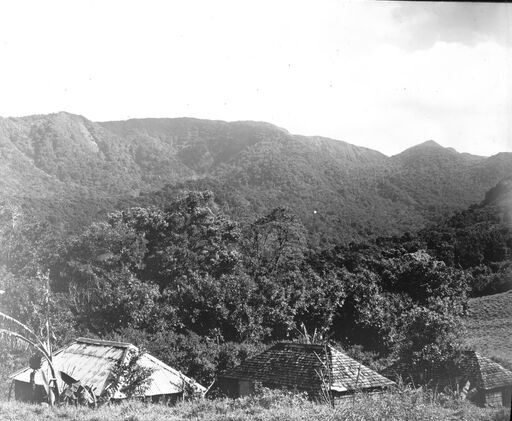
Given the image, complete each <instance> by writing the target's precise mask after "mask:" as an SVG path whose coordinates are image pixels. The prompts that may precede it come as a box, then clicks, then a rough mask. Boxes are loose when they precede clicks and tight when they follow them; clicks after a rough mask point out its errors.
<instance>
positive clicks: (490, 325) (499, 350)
mask: <svg viewBox="0 0 512 421" xmlns="http://www.w3.org/2000/svg"><path fill="white" fill-rule="evenodd" d="M465 325H466V328H467V330H468V337H467V341H466V343H467V345H469V346H471V347H473V348H474V349H475V350H477V351H479V352H480V353H482V354H483V355H486V356H489V357H496V358H499V359H500V360H501V362H502V363H503V365H507V366H508V368H509V369H510V368H512V291H507V292H503V293H501V294H495V295H488V296H486V297H480V298H472V299H471V300H470V301H469V314H468V316H467V318H466V322H465Z"/></svg>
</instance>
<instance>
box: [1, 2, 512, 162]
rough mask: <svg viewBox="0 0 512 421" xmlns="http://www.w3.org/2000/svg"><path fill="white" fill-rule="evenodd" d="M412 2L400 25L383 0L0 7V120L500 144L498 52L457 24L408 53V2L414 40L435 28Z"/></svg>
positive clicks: (505, 133)
mask: <svg viewBox="0 0 512 421" xmlns="http://www.w3.org/2000/svg"><path fill="white" fill-rule="evenodd" d="M415 7H416V6H414V5H413V4H411V5H409V6H408V8H407V13H405V14H404V12H403V10H402V12H401V13H402V18H403V19H402V22H400V21H398V20H397V17H396V16H397V10H398V11H400V8H401V6H400V5H399V4H397V3H395V2H390V3H386V2H368V3H366V2H348V1H344V2H340V1H325V2H322V3H321V4H318V3H317V2H313V1H279V2H270V1H258V2H256V1H254V2H240V1H235V0H231V1H215V2H211V1H199V0H196V1H189V2H172V1H144V2H142V1H109V2H100V1H92V0H90V1H82V2H79V1H76V2H69V1H46V2H38V1H20V2H9V3H7V2H4V3H2V4H1V5H0V56H1V57H2V66H1V67H0V95H1V98H2V101H1V102H0V115H3V116H7V115H26V114H32V113H49V112H55V111H59V110H67V111H70V112H75V113H78V114H82V115H84V116H86V117H88V118H90V119H93V120H111V119H124V118H130V117H146V116H154V117H157V116H163V117H178V116H192V117H199V118H213V119H225V120H238V119H243V120H247V119H253V120H264V121H269V122H272V123H275V124H278V125H279V126H282V127H285V128H288V129H289V130H290V131H292V132H295V133H301V134H319V135H325V136H330V137H334V138H339V139H343V140H346V141H348V142H352V143H355V144H361V145H365V146H368V147H372V148H375V149H378V150H381V151H383V152H385V153H388V154H393V153H396V152H399V151H400V150H402V149H404V148H405V147H407V146H410V145H412V144H415V143H418V142H421V141H424V140H426V139H430V138H433V139H434V140H436V141H438V142H439V143H441V144H443V145H445V146H453V147H455V148H456V149H458V150H461V151H469V152H473V153H478V154H486V155H488V154H492V153H496V152H498V151H500V150H512V145H511V141H512V132H511V126H510V122H509V120H510V119H509V118H508V116H510V115H511V113H512V105H511V98H512V95H511V94H512V92H511V88H512V87H511V82H510V81H511V80H512V70H511V69H512V65H511V61H510V60H511V57H512V54H511V50H510V46H508V47H507V46H506V45H503V44H499V43H498V41H499V39H502V38H499V37H479V38H478V39H476V38H474V37H473V35H472V38H471V42H467V43H463V42H459V41H460V39H464V37H466V36H467V37H469V35H464V34H468V33H470V32H468V31H467V26H466V27H465V29H463V30H462V29H461V32H460V34H458V36H457V37H455V38H454V36H453V33H452V34H451V35H450V37H451V38H450V40H452V41H453V40H454V39H458V40H459V41H457V42H446V40H442V39H441V40H440V41H438V42H433V43H431V45H430V46H429V47H428V46H427V47H425V46H423V47H422V49H415V48H410V47H411V37H413V38H414V25H411V24H410V22H411V21H414V19H412V18H413V17H414V16H413V14H414V11H415V10H417V11H418V16H420V17H421V16H423V17H422V18H421V19H420V20H422V21H424V22H425V21H428V22H429V24H428V25H426V24H425V25H423V26H422V31H423V33H424V34H425V33H428V31H429V30H433V29H436V28H437V29H438V28H439V25H437V26H436V18H435V16H436V14H435V13H434V14H429V15H428V19H426V18H425V10H426V9H425V7H426V6H425V5H421V6H418V8H417V9H415ZM507 10H510V8H508V9H507ZM452 15H453V14H452ZM411 19H412V20H411ZM485 22H486V21H485ZM485 22H484V21H482V20H480V21H479V23H478V30H479V33H480V34H481V33H483V32H485V30H486V23H485ZM429 28H430V29H429ZM488 30H489V31H490V33H492V31H495V30H497V29H496V28H489V29H488ZM498 30H499V28H498ZM404 40H406V41H407V42H406V43H404V42H403V41H404Z"/></svg>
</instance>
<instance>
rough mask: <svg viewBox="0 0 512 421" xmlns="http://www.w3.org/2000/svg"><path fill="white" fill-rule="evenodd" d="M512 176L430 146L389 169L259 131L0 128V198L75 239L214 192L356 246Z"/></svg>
mask: <svg viewBox="0 0 512 421" xmlns="http://www.w3.org/2000/svg"><path fill="white" fill-rule="evenodd" d="M510 174H512V154H511V153H502V154H498V155H496V156H493V157H490V158H485V157H478V156H472V155H469V154H464V153H458V152H456V151H454V150H453V149H449V148H443V147H441V146H439V145H437V144H436V143H435V142H432V141H429V142H426V143H424V144H421V145H418V146H416V147H413V148H410V149H408V150H406V151H404V152H403V153H401V154H399V155H396V156H393V157H391V158H389V157H387V156H385V155H383V154H381V153H379V152H376V151H373V150H371V149H367V148H362V147H358V146H354V145H351V144H349V143H346V142H342V141H338V140H333V139H327V138H322V137H305V136H297V135H292V134H290V133H289V132H287V131H286V130H284V129H281V128H279V127H276V126H273V125H271V124H268V123H259V122H233V123H227V122H223V121H211V120H198V119H192V118H177V119H134V120H128V121H118V122H103V123H94V122H91V121H89V120H87V119H86V118H84V117H81V116H77V115H73V114H69V113H63V112H61V113H57V114H50V115H42V116H29V117H21V118H0V175H1V176H2V177H1V179H0V192H1V195H2V197H1V198H2V199H3V200H9V201H11V202H15V203H20V204H22V205H23V206H25V208H26V209H27V211H28V212H30V213H34V214H37V215H39V216H41V217H47V218H48V217H50V220H52V221H54V222H59V223H61V224H62V225H63V226H64V227H65V228H67V229H69V228H70V227H76V226H79V225H81V224H83V223H86V222H89V221H90V220H92V219H95V218H97V217H98V214H104V213H105V211H107V210H111V209H113V208H114V207H125V206H127V205H135V204H143V205H147V204H165V203H167V202H169V201H170V200H172V199H173V198H175V197H176V195H177V194H179V193H180V192H181V191H182V190H185V189H198V188H199V189H205V188H208V189H211V190H213V191H214V193H215V197H216V199H217V200H218V201H219V203H220V204H221V205H222V206H223V208H224V210H225V211H226V212H227V213H229V214H231V215H232V216H235V217H238V218H244V217H253V216H255V215H256V214H259V215H261V214H263V213H265V212H267V211H269V210H270V209H272V208H274V207H276V206H289V207H291V208H292V209H293V210H294V211H295V212H296V213H297V215H298V216H299V217H300V218H301V219H302V221H303V222H304V223H305V224H306V226H307V228H308V229H309V230H310V232H311V233H312V236H313V237H314V238H315V237H316V238H319V237H326V236H327V237H336V238H341V239H342V240H345V241H349V240H352V239H361V238H366V237H371V236H377V235H386V234H393V233H400V232H404V231H407V230H416V229H417V228H419V227H421V226H423V225H424V224H425V222H427V221H429V220H435V219H436V218H438V217H440V216H442V215H444V214H446V213H447V212H451V211H453V210H456V209H462V208H465V207H467V206H468V205H469V204H471V203H473V202H476V201H479V200H480V198H481V197H482V196H483V194H484V193H485V192H486V191H487V190H488V189H489V188H491V187H492V186H494V185H496V183H497V182H498V181H500V180H501V179H503V178H504V177H506V176H508V175H510Z"/></svg>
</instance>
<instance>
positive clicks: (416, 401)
mask: <svg viewBox="0 0 512 421" xmlns="http://www.w3.org/2000/svg"><path fill="white" fill-rule="evenodd" d="M509 417H510V410H509V409H504V408H501V409H490V408H485V409H484V408H478V407H476V406H474V405H472V404H470V403H468V402H459V401H456V400H454V399H453V398H450V397H448V396H443V395H439V396H435V397H434V396H433V395H432V394H430V393H428V392H426V391H424V390H422V389H418V390H413V389H404V390H401V391H395V392H387V393H383V394H380V395H364V394H360V395H356V396H354V397H350V398H347V399H345V400H344V401H341V402H340V403H338V404H337V405H336V407H335V408H332V407H330V406H329V405H325V404H321V403H314V402H311V401H308V400H307V399H305V397H304V396H302V395H295V394H292V393H289V392H282V391H270V390H266V389H263V390H262V391H261V393H259V394H257V395H256V396H250V397H245V398H241V399H236V400H231V399H217V400H199V401H194V402H183V403H179V404H178V405H176V406H174V407H167V406H163V405H155V404H144V403H141V402H135V401H129V402H124V403H122V404H118V405H107V406H103V407H100V408H99V409H86V408H83V407H81V408H80V407H78V408H77V407H73V406H65V407H60V408H55V409H50V408H46V407H42V406H35V405H28V404H20V403H17V402H3V403H0V419H2V420H6V421H10V420H13V421H14V420H19V419H30V420H34V421H43V420H53V419H61V420H74V421H93V420H94V421H107V420H109V421H110V420H123V421H160V420H169V421H172V420H185V419H186V420H212V421H221V420H240V421H244V420H261V421H266V420H308V421H314V420H333V421H334V420H340V421H341V420H347V421H350V420H354V421H355V420H378V419H381V420H409V421H420V420H422V421H423V420H425V421H426V420H432V421H434V420H447V419H458V420H466V421H483V420H494V421H503V420H508V419H509Z"/></svg>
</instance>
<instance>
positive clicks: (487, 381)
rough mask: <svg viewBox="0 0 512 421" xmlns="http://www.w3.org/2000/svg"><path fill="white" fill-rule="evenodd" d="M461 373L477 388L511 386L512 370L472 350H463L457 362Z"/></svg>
mask: <svg viewBox="0 0 512 421" xmlns="http://www.w3.org/2000/svg"><path fill="white" fill-rule="evenodd" d="M458 366H459V369H460V371H461V372H462V373H464V374H467V375H468V377H470V382H471V383H473V384H474V385H475V386H476V387H477V388H479V389H484V390H490V389H496V388H500V387H506V386H512V372H511V371H509V370H507V369H506V368H504V367H502V366H501V365H499V364H498V363H496V362H494V361H493V360H491V359H489V358H487V357H484V356H482V355H480V354H478V353H476V352H474V351H468V352H465V353H464V355H463V356H462V358H461V360H460V362H459V364H458Z"/></svg>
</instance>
